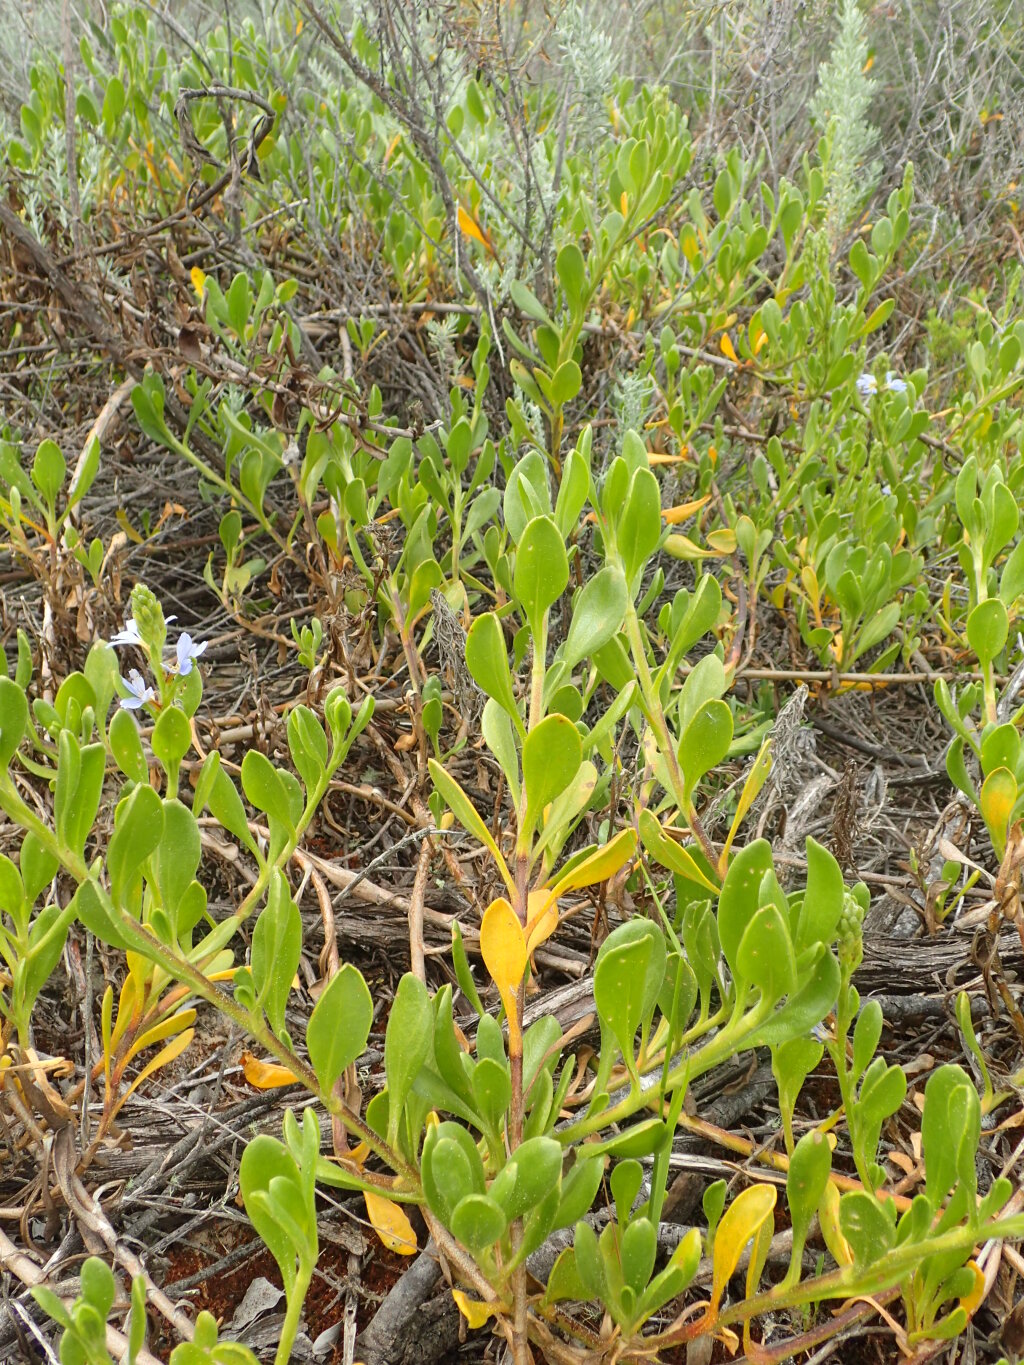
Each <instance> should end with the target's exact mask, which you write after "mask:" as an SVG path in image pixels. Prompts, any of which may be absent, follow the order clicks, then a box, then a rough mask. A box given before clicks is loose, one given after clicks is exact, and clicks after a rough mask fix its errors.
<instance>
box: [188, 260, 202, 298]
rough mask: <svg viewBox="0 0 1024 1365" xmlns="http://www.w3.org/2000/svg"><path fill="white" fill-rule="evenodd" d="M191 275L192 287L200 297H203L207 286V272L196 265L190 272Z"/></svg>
mask: <svg viewBox="0 0 1024 1365" xmlns="http://www.w3.org/2000/svg"><path fill="white" fill-rule="evenodd" d="M189 277H190V279H191V280H192V288H193V289H194V290H195V291H196V294H197V295H198V296H199V298H202V297H203V290H204V289H205V288H206V272H205V271H203V270H200V269H199V267H198V266H197V265H194V266H193V267H192V269H191V271H190V272H189Z"/></svg>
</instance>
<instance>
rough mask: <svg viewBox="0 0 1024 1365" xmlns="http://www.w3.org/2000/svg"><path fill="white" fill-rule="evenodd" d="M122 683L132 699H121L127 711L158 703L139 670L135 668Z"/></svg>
mask: <svg viewBox="0 0 1024 1365" xmlns="http://www.w3.org/2000/svg"><path fill="white" fill-rule="evenodd" d="M133 624H134V622H133ZM121 681H122V682H123V683H124V685H125V687H126V688H127V689H128V691H129V692H130V693H131V696H130V697H122V698H121V705H122V706H123V707H124V709H125V710H126V711H137V710H138V709H139V707H140V706H145V704H146V702H148V701H156V693H155V692H154V691H153V689H152V688H151V687H150V686H149V685H148V684H147V683H146V681H145V680H144V679H143V677H142V674H141V673H140V672H139V670H138V669H137V668H133V669H132V670H131V672H130V673H129V674H128V676H127V678H122V679H121Z"/></svg>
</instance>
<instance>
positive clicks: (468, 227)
mask: <svg viewBox="0 0 1024 1365" xmlns="http://www.w3.org/2000/svg"><path fill="white" fill-rule="evenodd" d="M457 217H458V221H459V231H460V232H461V233H462V234H463V236H465V237H472V238H473V240H474V241H476V242H479V243H480V245H481V246H483V247H486V249H487V250H488V251H489V252H490V253H491V255H492V256H493V255H494V247H493V246H492V245H491V239H490V238H489V237H488V236H487V233H486V232H484V230H483V228H482V227H481V226H480V224H479V223H478V222H477V221H476V219H475V218H474V217H473V215H472V214H471V213H470V212H469V211H468V210H467V209H464V208H463V207H462V205H461V204H460V205H459V207H458V210H457Z"/></svg>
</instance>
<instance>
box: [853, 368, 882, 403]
mask: <svg viewBox="0 0 1024 1365" xmlns="http://www.w3.org/2000/svg"><path fill="white" fill-rule="evenodd" d="M857 392H858V393H859V394H860V396H861V398H870V397H871V396H872V394H875V393H877V392H878V380H877V379H876V378H875V376H874V375H873V374H869V373H868V371H867V370H865V371H864V373H863V374H862V375H858V377H857Z"/></svg>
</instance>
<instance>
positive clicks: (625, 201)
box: [619, 190, 629, 218]
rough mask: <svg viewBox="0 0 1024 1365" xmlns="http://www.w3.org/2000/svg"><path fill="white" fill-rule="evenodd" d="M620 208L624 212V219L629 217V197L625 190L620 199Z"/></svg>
mask: <svg viewBox="0 0 1024 1365" xmlns="http://www.w3.org/2000/svg"><path fill="white" fill-rule="evenodd" d="M619 208H620V209H621V211H622V216H623V218H626V217H628V215H629V195H628V194H627V193H626V191H625V190H623V191H622V194H621V196H620V197H619Z"/></svg>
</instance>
